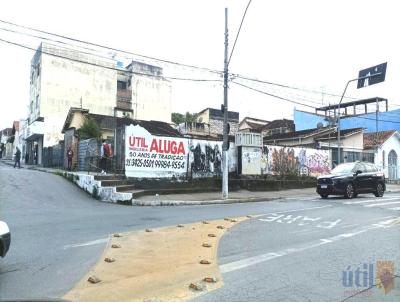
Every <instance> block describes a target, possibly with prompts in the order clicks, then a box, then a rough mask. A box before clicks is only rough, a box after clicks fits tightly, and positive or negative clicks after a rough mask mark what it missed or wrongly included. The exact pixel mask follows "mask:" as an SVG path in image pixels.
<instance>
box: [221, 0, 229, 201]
mask: <svg viewBox="0 0 400 302" xmlns="http://www.w3.org/2000/svg"><path fill="white" fill-rule="evenodd" d="M223 109H224V124H223V137H224V142H223V144H222V198H223V199H226V198H228V177H229V173H228V169H229V164H228V160H229V156H228V149H229V143H228V8H227V7H226V8H225V49H224V106H223Z"/></svg>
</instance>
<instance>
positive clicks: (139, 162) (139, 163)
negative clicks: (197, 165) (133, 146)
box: [125, 158, 185, 169]
mask: <svg viewBox="0 0 400 302" xmlns="http://www.w3.org/2000/svg"><path fill="white" fill-rule="evenodd" d="M125 166H127V167H139V168H140V167H144V168H163V169H184V168H185V162H183V161H171V160H157V159H142V158H134V159H130V158H128V159H127V160H126V161H125Z"/></svg>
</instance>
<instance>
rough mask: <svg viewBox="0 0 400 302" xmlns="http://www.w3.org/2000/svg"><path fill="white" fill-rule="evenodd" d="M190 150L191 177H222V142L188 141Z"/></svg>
mask: <svg viewBox="0 0 400 302" xmlns="http://www.w3.org/2000/svg"><path fill="white" fill-rule="evenodd" d="M188 150H189V154H188V156H189V161H188V163H189V164H188V173H189V175H191V177H194V178H197V177H211V176H221V173H222V170H221V169H222V165H221V163H222V142H221V141H207V140H197V139H188Z"/></svg>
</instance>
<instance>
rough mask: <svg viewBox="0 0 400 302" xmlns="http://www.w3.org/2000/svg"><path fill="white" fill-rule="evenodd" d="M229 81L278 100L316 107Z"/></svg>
mask: <svg viewBox="0 0 400 302" xmlns="http://www.w3.org/2000/svg"><path fill="white" fill-rule="evenodd" d="M231 82H232V83H234V84H236V85H239V86H242V87H244V88H247V89H250V90H253V91H256V92H259V93H262V94H265V95H268V96H271V97H274V98H277V99H280V100H283V101H286V102H290V103H293V104H297V105H301V106H305V107H309V108H313V109H315V108H316V107H314V106H311V105H307V104H304V103H301V102H297V101H294V100H290V99H287V98H283V97H280V96H278V95H275V94H272V93H268V92H265V91H262V90H258V89H255V88H253V87H250V86H247V85H244V84H241V83H238V82H235V81H232V80H231Z"/></svg>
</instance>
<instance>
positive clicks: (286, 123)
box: [262, 119, 295, 131]
mask: <svg viewBox="0 0 400 302" xmlns="http://www.w3.org/2000/svg"><path fill="white" fill-rule="evenodd" d="M283 127H286V128H289V129H292V130H293V131H294V129H295V127H294V122H293V120H287V119H281V120H273V121H271V122H269V123H268V124H266V125H264V126H263V128H262V130H269V129H276V128H283Z"/></svg>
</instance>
